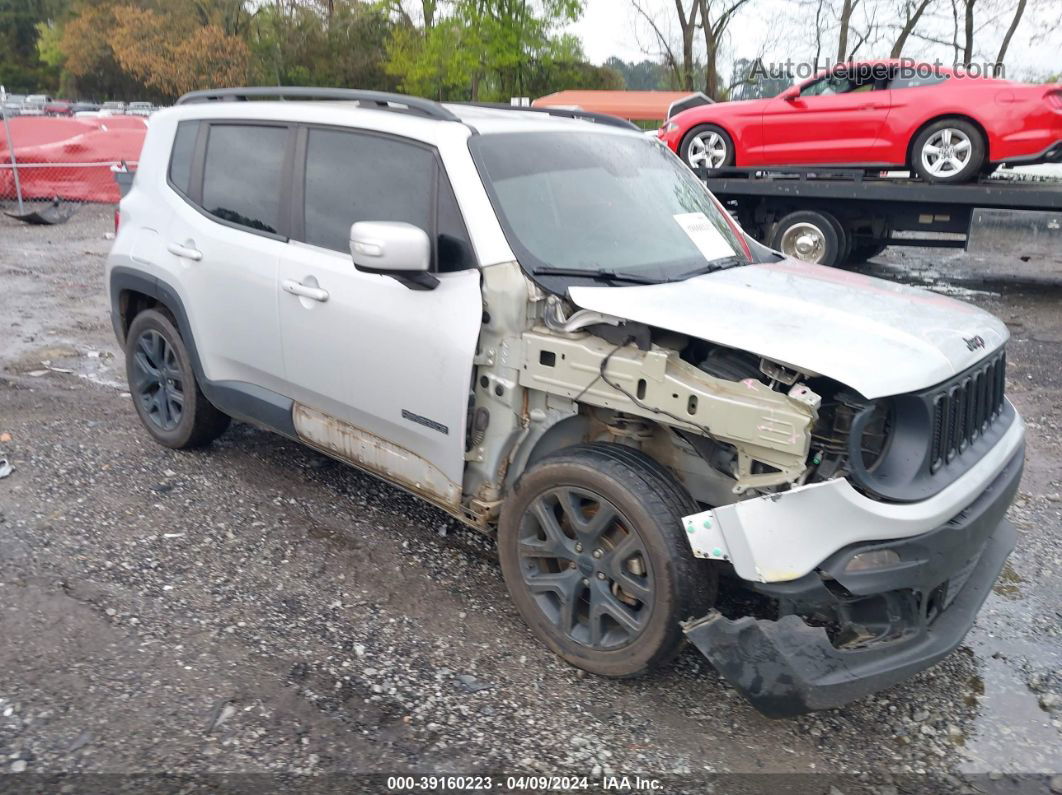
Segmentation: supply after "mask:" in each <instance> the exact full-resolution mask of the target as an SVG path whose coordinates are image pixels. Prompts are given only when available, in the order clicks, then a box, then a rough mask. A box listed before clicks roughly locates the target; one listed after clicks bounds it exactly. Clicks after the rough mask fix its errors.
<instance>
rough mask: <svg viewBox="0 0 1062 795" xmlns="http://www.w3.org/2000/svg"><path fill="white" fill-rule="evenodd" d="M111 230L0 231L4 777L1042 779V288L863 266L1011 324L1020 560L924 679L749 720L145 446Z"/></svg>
mask: <svg viewBox="0 0 1062 795" xmlns="http://www.w3.org/2000/svg"><path fill="white" fill-rule="evenodd" d="M111 228H112V219H111V214H110V210H109V209H108V208H85V209H83V210H82V211H81V212H80V213H79V214H78V215H77V216H76V217H75V218H74V219H73V220H72V221H71V222H70V223H69V224H67V225H66V226H63V227H56V228H41V227H36V228H35V227H26V226H21V225H17V224H15V222H13V221H8V220H7V219H2V220H0V451H2V453H3V454H4V455H5V456H6V457H7V458H8V459H9V460H10V462H11V464H12V465H13V466H14V468H15V470H14V472H13V473H12V474H11V475H10V476H9V477H6V478H3V479H0V769H2V770H3V771H5V772H24V773H26V774H32V773H34V772H38V773H67V772H121V773H126V772H146V773H157V772H172V773H191V774H204V773H211V772H243V773H248V772H268V773H283V774H299V773H306V774H312V773H322V774H327V773H337V772H358V773H381V774H391V773H399V772H417V773H454V774H470V773H475V772H491V773H501V772H506V773H507V772H526V773H530V772H536V771H537V772H543V773H554V774H583V775H586V774H591V775H593V776H595V777H600V776H601V775H606V774H609V773H610V772H612V773H627V774H632V773H639V772H640V773H645V774H651V775H672V776H678V777H679V778H676V779H674V780H675V781H692V780H695V779H696V777H697V776H700V775H702V774H704V773H749V772H756V773H827V772H833V773H843V774H846V779H845V781H846V782H848V784H847V787H848V788H845V789H843V791H844V792H851V791H859V790H863V791H868V792H880V793H888V792H897V791H899V792H904V791H916V790H912V789H910V786H911V783H910V782H911V781H912V780H915V781H917V780H918V779H917V778H915V779H912V778H911V775H912V774H914V775H915V776H917V775H919V774H929V775H931V776H932V777H933V780H934V781H936V782H938V784H939V786H941V787H943V788H944V789H945V790H948V789H950V788H951V787H952V786H953V787H954V788H960V782H959V780H958V779H956V778H950V777H952V776H961V775H963V774H988V773H992V774H993V775H992V777H991V778H989V777H987V776H984V777H983V778H978V779H976V780H975V786H979V785H977V784H976V782H977V781H979V782H981V783H982V784H984V783H986V782H996V783H999V782H1006V781H1009V780H1011V779H1009V778H1008V775H1009V774H1020V773H1038V774H1050V773H1057V772H1059V771H1062V548H1060V547H1059V544H1058V538H1059V528H1060V525H1062V409H1060V406H1059V396H1060V395H1062V310H1060V307H1062V289H1058V290H1055V289H1052V288H1051V287H1049V286H1047V285H1046V284H1045V283H1040V284H1038V285H1037V286H1035V287H1033V288H1019V287H1016V286H1014V285H1013V284H1007V285H999V284H995V283H993V282H992V279H991V278H990V277H991V272H990V268H989V269H988V271H985V269H984V268H981V270H980V271H979V273H981V274H982V276H981V277H980V283H978V288H977V289H976V290H971V289H970V288H969V287H968V286H958V287H957V286H955V285H950V284H949V283H948V278H947V271H946V270H942V269H941V268H940V267H937V266H938V265H939V264H940V263H932V262H930V263H929V264H926V262H927V260H926V259H925V258H926V257H929V258H932V257H937V256H939V255H937V254H933V253H930V254H929V255H926V254H924V253H923V254H921V255H919V254H918V253H917V252H912V251H906V252H902V256H899V255H894V254H892V253H891V252H889V253H887V255H886V256H885V257H884V258H883V259H882V260H881V261H879V262H878V263H877V264H875V265H872V266H870V268H871V269H872V270H874V271H875V272H881V273H885V274H886V275H890V276H894V277H908V276H910V274H912V273H913V274H914V278H916V279H917V278H921V279H924V280H926V281H929V282H931V284H932V285H933V287H934V289H939V290H942V291H946V292H952V293H956V294H958V296H959V297H961V298H964V299H965V300H969V301H972V302H974V303H976V304H978V305H980V306H983V307H985V308H987V309H989V310H990V311H992V312H994V313H996V314H998V315H999V316H1001V317H1002V318H1003V319H1004V320H1005V321H1006V322H1007V324H1008V325H1009V326H1010V329H1011V333H1012V335H1013V340H1012V342H1011V345H1010V348H1009V360H1010V368H1009V373H1008V391H1009V395H1010V397H1011V399H1012V400H1013V402H1014V403H1015V404H1016V405H1017V407H1018V409H1019V411H1021V413H1022V414H1023V415H1024V417H1025V419H1026V421H1027V423H1028V428H1029V449H1028V463H1027V468H1026V473H1025V477H1024V480H1023V483H1022V486H1021V491H1020V496H1019V498H1018V500H1017V502H1016V504H1015V505H1014V507H1013V508H1012V509H1011V512H1010V518H1011V520H1012V521H1013V522H1014V523H1015V524H1016V525H1017V526H1018V528H1019V531H1020V541H1019V546H1018V548H1017V550H1016V552H1015V553H1014V555H1013V556H1012V558H1011V560H1010V563H1009V564H1008V567H1007V569H1006V571H1005V575H1004V577H1003V579H1002V580H1001V581H1000V583H999V584H998V586H997V588H996V590H995V593H993V594H992V595H991V596H990V597H989V600H988V602H987V603H986V605H985V608H984V609H983V611H982V613H981V616H980V618H979V620H978V623H977V626H976V628H975V629H974V630H973V632H972V633H971V634H970V635H969V637H968V638H967V641H966V643H965V644H964V646H963V647H962V648H961V649H960V650H959V651H957V652H956V653H955V654H953V655H951V656H950V657H949V658H948V659H947V660H945V661H944V662H943V663H942V664H941V665H939V666H937V667H935V668H933V669H931V670H929V671H927V672H924V673H922V674H921V675H919V676H917V677H915V678H914V679H913V680H911V681H909V682H907V683H905V684H902V685H900V686H897V687H894V688H892V689H890V690H887V691H885V692H882V693H880V694H878V695H877V696H874V697H871V698H868V699H865V700H863V701H860V702H858V703H856V704H852V705H850V706H848V707H845V708H843V709H839V710H834V711H829V712H824V713H819V714H815V715H810V716H804V717H801V718H798V719H793V720H783V721H771V720H768V719H766V718H764V717H762V716H760V715H759V714H758V713H757V712H755V711H754V710H753V709H752V708H750V707H749V706H748V705H747V704H746V703H745V702H744V701H743V700H742V699H741V697H740V696H738V695H737V694H736V693H735V692H734V691H733V690H731V689H730V687H729V686H728V685H726V684H725V683H724V682H722V681H721V680H720V678H719V676H718V675H717V674H716V673H715V672H714V671H713V670H712V668H711V666H710V665H709V664H708V663H707V662H706V661H705V660H704V659H703V658H701V657H700V656H699V655H698V654H697V653H696V652H695V651H693V650H692V649H689V650H687V651H686V652H684V653H683V654H682V655H681V657H680V658H679V660H678V661H677V663H676V664H675V665H673V666H671V667H669V668H667V669H666V670H664V671H661V672H659V673H657V674H655V675H653V676H650V677H646V678H642V679H637V680H632V681H609V680H604V679H598V678H595V677H592V676H586V677H584V676H580V675H579V673H577V672H576V671H575V670H574V669H572V668H570V667H568V666H567V665H565V664H563V663H562V662H560V661H558V660H557V659H556V658H555V657H553V656H552V655H551V654H550V653H549V652H548V651H546V650H545V649H544V648H543V647H542V646H540V645H539V644H538V643H536V642H535V641H534V640H533V638H532V637H531V636H530V634H529V633H528V631H527V630H526V629H525V628H524V626H523V624H522V623H521V621H520V619H519V617H518V616H517V614H516V611H515V610H514V608H513V607H512V605H511V604H510V602H509V599H508V597H507V595H506V593H505V589H504V585H503V583H502V579H501V573H500V570H499V568H498V565H497V563H496V560H495V554H494V549H493V544H492V542H491V541H489V540H488V539H485V538H482V537H480V536H478V535H477V534H475V533H474V532H472V531H470V530H467V529H464V528H463V527H461V526H459V525H457V524H456V523H454V522H453V521H451V520H450V519H449V518H447V517H446V516H445V515H444V514H442V513H440V512H438V511H436V510H434V509H432V508H429V507H426V506H424V505H422V504H420V503H418V502H417V501H415V500H414V499H412V498H410V497H408V496H406V495H405V494H403V493H401V492H399V491H397V490H395V489H393V488H391V487H389V486H387V485H385V484H382V483H380V482H378V481H376V480H374V479H372V478H370V477H368V476H365V475H362V474H360V473H358V472H356V471H355V470H353V469H350V468H347V467H345V466H342V465H341V464H338V463H336V462H334V461H332V460H330V459H327V458H325V457H323V456H320V455H318V454H317V453H315V452H313V451H310V450H308V449H305V448H301V447H299V446H297V445H295V444H293V443H291V442H288V441H285V440H283V439H281V438H279V437H277V436H274V435H270V434H268V433H265V432H262V431H259V430H257V429H254V428H252V427H249V426H246V425H234V426H233V427H232V429H231V430H230V431H229V432H228V433H227V434H226V435H225V436H224V437H222V439H221V440H220V441H219V442H217V443H215V444H214V445H212V446H211V447H210V448H209V449H207V450H205V451H199V452H193V453H178V452H174V451H170V450H167V449H164V448H162V447H159V446H157V445H155V444H153V443H152V442H151V441H150V440H149V439H148V437H147V434H146V433H145V432H143V431H142V430H141V428H140V426H139V423H138V421H137V419H136V417H135V415H134V412H133V409H132V406H131V403H130V399H129V396H128V394H127V393H126V392H125V391H124V390H125V385H124V376H123V365H122V358H121V353H120V352H119V351H118V349H117V345H116V342H115V340H114V338H113V336H112V333H111V329H110V323H109V319H108V315H107V309H108V308H107V303H106V297H105V294H104V288H103V282H102V276H103V266H104V257H105V255H106V252H107V250H108V247H109V245H110V244H109V241H108V240H106V239H105V233H106V232H108V231H109V230H110V229H111ZM919 256H921V257H923V259H922V260H919V259H918V257H919ZM948 256H949V257H950V256H952V255H948ZM919 262H921V265H922V267H918V263H919ZM912 264H913V265H912ZM953 264H954V263H953ZM959 264H960V265H961V264H962V263H959ZM985 272H987V273H988V277H985V276H984V273H985ZM927 273H929V274H931V277H928V276H926V274H927ZM1060 282H1062V275H1060ZM969 283H970V282H969V281H966V282H964V284H969ZM838 344H843V341H838ZM999 773H1003V774H1005V775H1004V776H1003V778H1000V777H999V775H998V774H999ZM682 777H685V778H682ZM691 777H692V778H691ZM940 782H942V783H940ZM807 783H808V788H807V790H805V791H818V790H819V789H821V791H823V792H826V791H828V787H826V786H820V784H821V780H820V779H817V778H816V779H808V780H807ZM1056 783H1057V782H1056ZM1037 786H1038V787H1039V789H1038V790H1036V791H1046V786H1047V785H1046V779H1044V778H1041V779H1039V783H1038V785H1037Z"/></svg>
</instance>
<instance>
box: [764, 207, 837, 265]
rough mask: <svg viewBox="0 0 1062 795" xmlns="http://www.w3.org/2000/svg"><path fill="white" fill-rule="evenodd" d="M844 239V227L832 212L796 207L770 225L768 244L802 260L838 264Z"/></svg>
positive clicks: (822, 263) (820, 263)
mask: <svg viewBox="0 0 1062 795" xmlns="http://www.w3.org/2000/svg"><path fill="white" fill-rule="evenodd" d="M805 238H806V239H807V241H809V242H806V241H805ZM847 240H848V236H847V235H846V234H845V232H844V228H843V227H842V226H841V224H840V222H839V221H838V220H837V219H836V218H835V217H834V216H833V215H832V214H830V213H827V212H819V211H817V210H798V211H797V212H794V213H789V214H788V215H786V216H783V217H782V218H781V219H779V221H778V222H777V223H776V224H775V225H774V230H773V232H772V233H771V244H770V245H771V248H773V249H774V250H776V251H781V252H782V253H783V254H785V255H786V256H787V257H794V258H795V259H799V260H803V261H804V262H813V263H815V264H818V265H840V264H841V262H843V261H844V256H845V254H846V253H847Z"/></svg>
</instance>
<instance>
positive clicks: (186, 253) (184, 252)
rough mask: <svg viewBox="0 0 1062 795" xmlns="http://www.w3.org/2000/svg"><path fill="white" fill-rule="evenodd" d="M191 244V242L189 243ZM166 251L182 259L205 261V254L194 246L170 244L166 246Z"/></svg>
mask: <svg viewBox="0 0 1062 795" xmlns="http://www.w3.org/2000/svg"><path fill="white" fill-rule="evenodd" d="M189 242H191V241H189ZM166 250H167V251H168V252H170V253H171V254H173V256H175V257H180V258H181V259H190V260H192V261H193V262H199V261H200V260H201V259H203V252H202V251H200V250H199V249H197V248H194V244H193V246H182V245H181V244H180V243H170V244H169V245H167V246H166Z"/></svg>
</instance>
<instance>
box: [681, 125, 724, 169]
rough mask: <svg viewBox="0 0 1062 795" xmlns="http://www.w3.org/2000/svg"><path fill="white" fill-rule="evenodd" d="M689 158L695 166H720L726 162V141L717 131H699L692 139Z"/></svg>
mask: <svg viewBox="0 0 1062 795" xmlns="http://www.w3.org/2000/svg"><path fill="white" fill-rule="evenodd" d="M687 158H688V159H689V161H690V166H692V167H693V168H700V167H701V166H703V167H705V168H720V167H721V166H722V165H723V164H724V163H726V158H727V151H726V141H724V140H723V136H721V135H720V134H719V133H717V132H712V131H707V132H702V133H699V134H697V135H695V136H693V138H692V139H691V140H690V148H689V152H688V154H687Z"/></svg>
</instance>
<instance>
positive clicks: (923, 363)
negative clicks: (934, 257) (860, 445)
mask: <svg viewBox="0 0 1062 795" xmlns="http://www.w3.org/2000/svg"><path fill="white" fill-rule="evenodd" d="M569 294H570V296H571V299H572V301H573V302H574V303H575V304H577V305H578V306H580V307H582V308H584V309H591V310H594V311H597V312H603V313H606V314H610V315H615V316H617V317H621V318H626V319H628V320H631V321H635V322H640V323H646V324H648V325H650V326H657V327H659V328H664V329H670V330H672V331H677V332H679V333H682V334H686V335H689V336H691V337H698V338H700V339H703V340H707V341H709V342H714V343H717V344H719V345H725V346H727V347H730V348H737V349H739V350H745V351H749V352H751V353H755V354H757V355H759V356H763V357H766V358H768V359H773V360H774V361H777V362H780V363H783V364H788V365H790V366H792V367H795V368H798V369H801V370H811V371H813V372H815V373H818V374H820V375H825V376H828V377H830V378H833V379H835V380H837V381H840V382H841V383H843V384H846V385H847V386H849V387H851V388H853V389H855V390H857V391H858V392H860V393H861V394H862V395H863V396H864V397H866V398H877V397H884V396H886V395H899V394H903V393H905V392H913V391H915V390H918V389H924V388H925V387H929V386H932V385H934V384H938V383H940V382H941V381H944V380H946V379H948V378H950V377H951V376H953V375H955V374H956V373H959V372H961V371H963V370H965V369H966V368H967V367H970V366H971V365H973V364H974V363H975V362H977V361H978V360H980V359H982V358H984V357H985V356H986V355H987V354H988V353H991V352H992V351H994V350H996V349H997V348H999V347H1000V346H1001V345H1003V344H1004V343H1005V342H1006V341H1007V338H1008V337H1009V332H1008V331H1007V327H1006V326H1005V325H1004V324H1003V323H1002V322H1001V321H1000V320H998V319H997V318H995V317H993V316H992V315H990V314H988V313H987V312H984V311H982V310H980V309H978V308H977V307H974V306H971V305H969V304H965V303H962V302H961V301H956V300H954V299H951V298H947V297H945V296H942V295H936V294H935V293H931V292H928V291H926V290H921V289H918V288H915V287H908V286H906V285H901V284H894V283H893V282H887V281H883V280H881V279H875V278H872V277H870V276H863V275H860V274H856V273H850V272H847V271H843V270H838V269H836V268H827V267H823V266H821V265H810V264H807V263H804V262H800V261H798V260H792V259H788V260H783V261H781V262H776V263H768V264H762V265H749V266H745V267H738V268H730V269H728V270H722V271H717V272H715V273H709V274H706V275H704V276H697V277H695V278H692V279H687V280H686V281H682V282H674V283H671V284H655V285H645V286H636V287H572V288H570V290H569ZM978 340H983V342H984V346H983V347H981V346H979V345H978Z"/></svg>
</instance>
